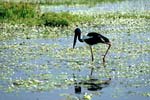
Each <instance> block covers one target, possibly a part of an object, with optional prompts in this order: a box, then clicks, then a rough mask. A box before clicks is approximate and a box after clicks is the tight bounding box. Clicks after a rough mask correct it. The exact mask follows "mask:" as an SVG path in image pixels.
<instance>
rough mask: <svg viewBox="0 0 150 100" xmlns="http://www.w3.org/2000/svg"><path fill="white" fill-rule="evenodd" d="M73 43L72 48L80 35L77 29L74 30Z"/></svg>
mask: <svg viewBox="0 0 150 100" xmlns="http://www.w3.org/2000/svg"><path fill="white" fill-rule="evenodd" d="M74 33H75V34H74V42H73V48H74V47H75V45H76V41H77V37H80V35H81V30H80V29H79V28H76V29H75V30H74Z"/></svg>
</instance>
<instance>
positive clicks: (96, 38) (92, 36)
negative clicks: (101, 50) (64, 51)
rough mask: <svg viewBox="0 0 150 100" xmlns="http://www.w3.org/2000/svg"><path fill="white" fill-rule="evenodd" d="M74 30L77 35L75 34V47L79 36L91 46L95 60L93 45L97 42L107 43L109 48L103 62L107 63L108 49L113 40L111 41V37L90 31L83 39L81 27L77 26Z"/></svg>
mask: <svg viewBox="0 0 150 100" xmlns="http://www.w3.org/2000/svg"><path fill="white" fill-rule="evenodd" d="M74 32H75V35H74V42H73V48H74V47H75V44H76V41H77V38H78V40H79V41H80V42H85V43H87V44H88V45H89V46H90V50H91V57H92V61H94V57H93V52H92V45H94V44H97V43H103V44H107V45H108V49H107V50H106V52H105V54H104V56H103V63H105V57H106V55H107V53H108V50H109V49H110V47H111V42H110V41H109V39H108V38H106V37H105V36H103V35H101V34H99V33H96V32H90V33H88V34H87V36H86V37H83V38H82V39H81V30H80V29H79V28H76V29H75V31H74Z"/></svg>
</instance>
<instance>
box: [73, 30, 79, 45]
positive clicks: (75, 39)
mask: <svg viewBox="0 0 150 100" xmlns="http://www.w3.org/2000/svg"><path fill="white" fill-rule="evenodd" d="M77 36H78V35H77V33H75V35H74V42H73V48H75V45H76V41H77Z"/></svg>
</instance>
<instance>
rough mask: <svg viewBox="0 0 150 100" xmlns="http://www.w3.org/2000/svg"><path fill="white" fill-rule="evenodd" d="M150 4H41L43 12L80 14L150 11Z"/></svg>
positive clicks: (137, 0)
mask: <svg viewBox="0 0 150 100" xmlns="http://www.w3.org/2000/svg"><path fill="white" fill-rule="evenodd" d="M149 6H150V4H149V1H148V0H124V1H122V2H117V3H103V4H97V5H95V6H87V5H75V6H67V5H60V6H45V5H44V6H41V12H43V13H44V12H49V11H53V12H62V11H64V12H72V13H80V14H82V13H83V14H91V15H93V14H99V13H106V12H133V11H138V12H141V11H149V10H150V7H149Z"/></svg>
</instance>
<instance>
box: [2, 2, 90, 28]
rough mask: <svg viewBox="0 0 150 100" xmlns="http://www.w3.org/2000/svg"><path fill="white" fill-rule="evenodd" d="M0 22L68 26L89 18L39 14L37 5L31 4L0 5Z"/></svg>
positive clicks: (62, 14) (66, 13) (67, 14)
mask: <svg viewBox="0 0 150 100" xmlns="http://www.w3.org/2000/svg"><path fill="white" fill-rule="evenodd" d="M0 15H1V16H0V22H6V23H7V22H9V23H14V24H17V23H19V24H27V25H45V26H69V25H70V24H72V23H74V22H85V21H87V20H91V18H90V17H86V19H85V18H84V16H79V15H72V14H70V13H68V12H61V13H55V12H49V13H44V14H42V15H41V14H40V12H39V9H38V5H35V4H31V3H21V2H20V3H1V4H0Z"/></svg>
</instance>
